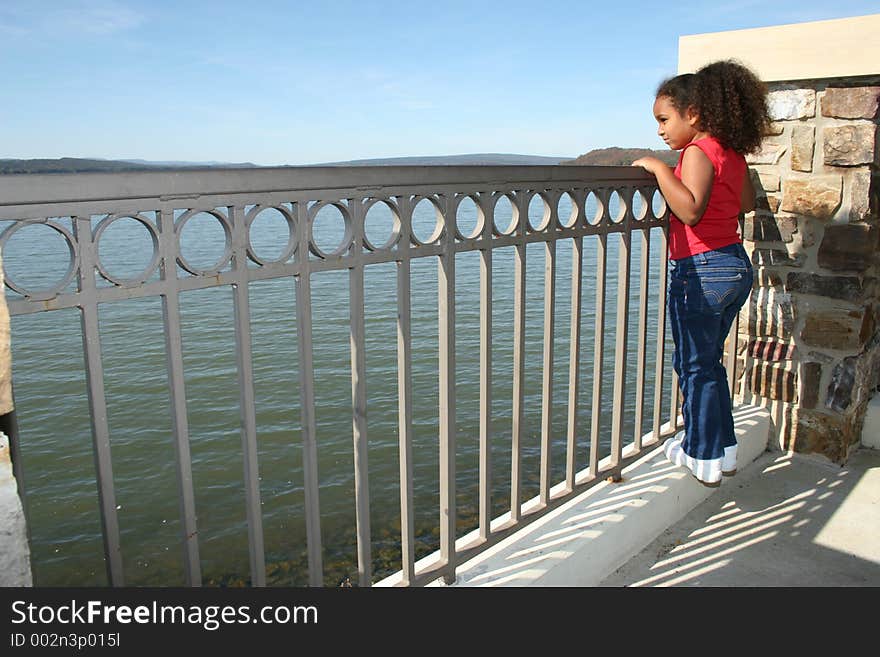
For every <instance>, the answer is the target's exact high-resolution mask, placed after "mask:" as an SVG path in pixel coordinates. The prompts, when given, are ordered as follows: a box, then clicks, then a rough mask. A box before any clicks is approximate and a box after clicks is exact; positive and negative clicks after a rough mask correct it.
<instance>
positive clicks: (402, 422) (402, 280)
mask: <svg viewBox="0 0 880 657" xmlns="http://www.w3.org/2000/svg"><path fill="white" fill-rule="evenodd" d="M400 212H401V214H406V215H408V216H411V214H412V206H411V204H409V203H408V201H407V200H406V199H404V198H401V199H400ZM401 219H402V220H401V222H400V241H399V246H398V251H399V254H398V258H399V259H398V261H397V391H398V392H397V394H398V414H397V417H398V434H399V435H398V441H399V448H398V449H399V454H400V457H399V458H400V550H401V571H402V584H403V585H404V586H409V585H410V583H411V582H412V580H413V579H414V578H415V513H414V510H413V503H412V499H413V464H412V435H413V424H412V409H413V403H412V331H411V315H412V312H411V305H412V304H411V298H410V257H409V247H410V228H409V227H410V222H409V221H406V220H403V217H401Z"/></svg>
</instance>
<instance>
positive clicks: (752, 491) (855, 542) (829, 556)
mask: <svg viewBox="0 0 880 657" xmlns="http://www.w3.org/2000/svg"><path fill="white" fill-rule="evenodd" d="M865 452H866V453H865V454H864V456H863V458H861V459H859V458H856V460H855V461H851V462H850V464H848V465H847V466H845V467H842V468H841V467H840V466H837V465H835V464H831V463H822V462H818V461H814V460H812V459H809V458H807V457H803V456H799V455H791V454H778V453H777V454H767V455H765V456H763V457H761V459H760V460H759V461H757V462H756V463H755V464H753V466H752V470H751V471H749V472H747V473H744V474H745V477H744V478H743V479H742V480H741V481H739V482H737V481H736V479H733V480H731V483H733V484H734V485H728V486H722V489H721V491H719V492H718V494H716V495H714V496H712V497H710V498H709V499H708V500H707V501H706V502H704V503H703V504H702V505H701V506H699V507H697V508H696V509H695V510H694V511H692V512H691V513H690V514H689V515H688V516H687V517H686V518H685V519H684V520H683V521H682V522H681V523H680V524H679V525H677V526H676V527H675V528H673V529H671V530H670V531H667V532H665V533H664V534H663V535H661V536H660V537H659V538H658V539H657V540H655V541H654V542H653V543H652V544H651V545H649V546H648V547H647V548H646V549H645V551H644V552H643V553H642V554H641V556H640V557H639V558H637V559H634V560H633V561H631V562H630V563H629V564H627V565H626V566H623V567H622V568H620V569H619V570H618V571H617V572H615V573H614V574H612V575H611V576H609V577H608V578H606V579H605V580H604V581H603V582H602V583H601V585H602V586H638V587H644V586H663V587H666V586H866V585H868V586H877V585H878V584H880V546H878V543H877V541H876V538H875V537H876V536H877V535H878V534H877V532H878V530H880V518H878V517H877V516H876V514H871V512H870V503H869V502H868V503H867V506H866V501H865V499H866V494H865V491H866V490H867V491H869V493H868V499H869V500H870V499H876V491H877V489H878V487H880V475H878V473H880V454H876V453H870V452H868V451H867V450H865ZM857 487H859V493H858V494H856V495H854V491H855V490H856V488H857ZM866 487H867V488H866ZM865 523H867V525H866V524H865ZM652 554H653V555H656V556H652Z"/></svg>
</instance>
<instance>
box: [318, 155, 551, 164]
mask: <svg viewBox="0 0 880 657" xmlns="http://www.w3.org/2000/svg"><path fill="white" fill-rule="evenodd" d="M565 159H567V158H564V157H545V156H542V155H516V154H514V153H471V154H466V155H426V156H418V155H417V156H411V157H383V158H377V159H372V160H348V161H347V162H326V163H324V164H317V165H314V166H323V167H331V166H334V167H335V166H339V167H351V166H434V165H449V166H466V165H483V166H500V165H506V164H513V165H516V164H520V165H529V164H539V165H540V164H544V165H554V164H559V163H560V162H562V161H563V160H565Z"/></svg>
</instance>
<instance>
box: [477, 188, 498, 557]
mask: <svg viewBox="0 0 880 657" xmlns="http://www.w3.org/2000/svg"><path fill="white" fill-rule="evenodd" d="M489 199H491V197H490V196H488V195H483V196H481V197H480V200H481V202H482V203H483V217H484V222H483V235H482V240H483V244H484V245H485V248H483V249H480V512H479V513H480V538H481V539H482V540H486V539H488V538H489V534H490V533H491V527H490V524H491V520H492V450H491V445H492V226H493V220H492V217H493V214H494V213H493V212H490V211H487V209H486V207H485V206H486V201H487V200H489Z"/></svg>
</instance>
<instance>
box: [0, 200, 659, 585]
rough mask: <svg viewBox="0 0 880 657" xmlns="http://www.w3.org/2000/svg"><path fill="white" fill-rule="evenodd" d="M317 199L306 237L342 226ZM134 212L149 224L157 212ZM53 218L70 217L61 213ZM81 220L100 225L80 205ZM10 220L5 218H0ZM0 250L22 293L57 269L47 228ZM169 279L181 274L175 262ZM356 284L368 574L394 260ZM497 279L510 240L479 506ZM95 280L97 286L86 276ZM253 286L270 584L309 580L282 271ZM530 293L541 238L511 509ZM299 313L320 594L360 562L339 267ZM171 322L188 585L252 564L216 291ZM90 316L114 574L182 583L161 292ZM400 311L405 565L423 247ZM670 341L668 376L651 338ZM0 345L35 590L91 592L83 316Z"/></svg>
mask: <svg viewBox="0 0 880 657" xmlns="http://www.w3.org/2000/svg"><path fill="white" fill-rule="evenodd" d="M566 199H567V197H563V201H562V203H561V204H560V216H564V217H566V216H568V215H567V210H566V209H565V208H564V205H565V204H566V202H567V201H566ZM423 203H427V202H423ZM541 205H542V204H541V203H540V202H539V201H536V202H533V206H534V207H532V206H530V208H529V220H530V221H531V222H532V223H533V224H536V223H537V222H538V221H540V217H541V215H542V214H543V207H541ZM569 207H570V206H569ZM383 208H384V210H383ZM273 212H274V213H275V215H277V216H273ZM333 212H334V211H333V210H332V208H331V209H329V210H328V213H325V212H324V211H322V212H321V213H319V215H318V219H317V220H316V222H315V227H314V233H315V242H316V243H317V244H318V246H319V247H320V248H326V249H332V248H334V245H336V244H338V243H339V241H340V239H341V224H340V222H339V221H338V220H337V219H338V217H334V216H333ZM505 212H507V221H508V223H509V216H510V209H509V204H506V205H505V204H504V203H500V204H499V210H498V212H497V215H496V223H497V224H498V225H499V226H502V224H503V222H504V220H505ZM589 212H591V210H590V206H589V205H588V213H589ZM612 212H614V208H613V207H612ZM143 216H145V217H146V218H147V219H148V220H150V221H155V215H154V214H151V213H145V214H144V215H143ZM476 217H477V213H476V208H475V207H473V203H470V204H468V203H465V204H463V206H462V208H461V209H460V211H459V215H458V221H459V225H460V227H462V228H463V232H466V233H467V232H470V231H471V230H472V229H473V227H474V226H476V221H477V219H476ZM59 221H60V222H61V223H62V224H63V223H64V222H65V221H66V222H67V224H66V225H68V226H69V225H70V221H69V219H64V218H61V219H59ZM95 221H96V225H97V221H98V218H96V220H95ZM434 222H435V218H434V213H433V211H432V209H431V208H430V207H428V206H424V207H422V204H419V207H418V208H417V211H416V213H415V214H414V219H413V229H414V232H415V234H416V235H417V236H420V237H423V238H427V237H428V235H429V234H430V233H431V231H432V230H433V227H434ZM10 225H11V224H10V223H9V222H4V223H3V224H2V225H0V228H6V227H8V226H10ZM391 225H392V223H391V216H390V212H388V211H387V208H385V206H383V205H381V204H379V205H378V206H376V209H375V212H374V211H371V213H370V214H369V215H368V216H367V225H366V232H367V237H368V239H370V241H371V242H372V243H374V244H381V243H383V242H384V241H386V240H387V239H388V237H389V236H390V234H391ZM286 230H287V228H286V224H285V223H284V222H283V221H282V220H281V219H280V214H279V213H277V211H265V212H264V213H261V215H260V217H259V218H258V219H257V220H256V221H255V222H254V224H253V225H252V228H251V233H250V236H251V240H252V243H253V246H254V249H255V250H256V252H257V253H258V254H260V256H261V257H266V258H275V257H278V256H279V255H280V254H281V253H282V251H283V245H284V244H286V240H287V236H286ZM652 238H653V239H652V240H651V278H650V281H651V285H650V289H651V293H650V296H649V303H648V327H649V328H648V345H649V349H648V373H647V384H646V397H647V398H646V404H645V413H644V422H643V427H644V431H648V430H649V429H650V426H651V425H650V417H649V416H650V414H651V409H652V408H653V403H652V402H653V395H654V382H653V371H654V368H653V358H654V345H655V344H656V329H657V327H656V316H657V303H658V290H657V268H658V265H659V257H660V254H659V253H658V252H657V244H658V240H657V239H656V237H654V236H652ZM222 243H223V233H222V230H220V228H219V224H218V223H217V222H216V220H214V219H212V218H211V217H210V216H208V215H203V216H198V217H196V219H194V220H193V221H190V222H189V223H188V224H187V226H186V228H185V230H184V233H183V238H182V249H183V252H184V255H185V257H186V258H187V260H189V261H190V262H192V263H194V264H196V265H197V266H203V267H209V266H210V265H211V263H212V262H215V261H216V260H217V259H218V253H221V252H222ZM596 243H597V238H594V237H591V238H585V244H584V266H583V308H584V311H583V326H582V330H583V332H582V349H581V388H580V390H581V393H580V399H579V404H578V413H579V418H580V427H581V429H580V438H579V443H578V452H577V468H578V469H581V468H584V467H586V466H587V460H588V455H589V444H588V439H589V427H590V418H591V414H592V409H591V400H592V386H593V382H592V376H593V360H594V353H593V340H594V321H595V319H594V318H595V276H596ZM99 246H100V254H101V257H102V261H103V263H104V265H105V267H106V268H107V269H108V270H110V271H111V273H113V274H115V275H125V276H128V275H132V274H133V273H134V272H137V271H140V270H142V269H143V268H144V267H145V266H146V265H147V264H148V263H149V260H150V253H151V249H152V247H151V246H150V241H149V237H148V234H147V232H146V230H145V229H144V228H143V227H142V226H140V225H139V224H138V223H137V222H136V221H134V220H125V221H120V222H118V223H117V224H114V225H113V226H111V227H110V229H108V230H107V231H106V232H105V233H104V235H103V236H102V239H101V242H100V243H99ZM643 246H644V244H643V237H642V233H641V232H636V233H634V236H633V248H632V281H633V285H632V292H631V301H630V318H629V319H630V322H629V331H630V332H629V345H630V357H629V358H628V359H627V394H626V399H625V411H626V425H625V431H626V433H625V440H626V441H631V440H632V432H633V428H634V417H633V415H634V409H635V376H636V372H635V357H634V356H635V352H636V348H637V345H638V336H637V325H638V317H639V304H640V299H639V289H638V281H639V279H640V277H641V275H642V272H641V271H640V266H639V261H640V254H641V250H642V248H643ZM618 251H619V247H618V238H617V237H616V236H612V237H609V257H608V269H607V301H606V320H605V327H604V330H605V332H606V351H605V357H604V358H605V376H604V378H603V407H602V427H601V429H602V436H601V445H602V448H601V451H600V456H601V455H605V454H607V453H608V451H609V449H608V445H609V443H610V433H611V426H610V425H611V417H612V404H611V399H612V389H611V388H612V381H613V362H614V361H613V355H614V354H613V350H614V326H615V310H616V290H617V259H618V258H617V254H618ZM571 254H572V246H571V241H570V240H563V241H560V242H559V243H558V245H557V274H556V281H557V297H556V324H555V326H556V328H555V331H556V343H555V353H554V364H553V366H554V377H555V379H554V405H553V418H552V420H553V421H552V427H553V432H552V441H553V442H552V454H551V462H552V481H553V482H556V481H559V480H561V479H563V478H564V476H565V443H566V418H567V413H568V408H567V402H568V389H567V387H568V363H569V331H570V290H571V280H570V279H571ZM3 257H4V261H5V262H4V264H5V267H6V270H7V272H8V275H9V276H11V277H13V278H14V279H15V280H17V281H19V282H20V283H26V284H27V285H29V286H30V287H31V288H37V289H39V288H41V287H45V286H48V285H49V284H50V283H51V281H56V280H59V279H60V278H62V277H63V275H64V272H65V271H66V267H67V260H68V257H67V250H66V246H65V243H64V241H63V239H62V238H61V236H60V235H59V234H58V233H56V232H55V231H53V230H51V229H50V228H47V227H46V226H41V225H32V226H29V227H27V228H25V229H22V230H19V231H18V232H17V233H15V234H14V235H13V236H12V237H11V238H10V239H9V241H8V243H7V244H6V246H5V247H4V253H3ZM479 266H480V263H479V254H478V253H477V252H469V253H462V254H459V255H458V256H457V258H456V372H455V376H456V395H457V400H456V417H457V426H456V430H457V457H456V459H457V460H456V468H457V469H456V477H457V509H458V515H459V519H460V521H459V524H458V530H457V535H458V536H461V535H463V534H465V533H467V532H468V531H470V530H472V529H473V528H475V527H476V526H477V519H476V511H477V507H478V488H477V485H478V457H479V445H478V436H479V420H478V412H479V316H480V307H479ZM179 273H180V275H185V274H184V273H183V271H182V270H179ZM154 278H155V276H154ZM365 279H366V285H365V294H366V298H365V313H366V362H367V395H368V411H367V420H368V443H369V448H368V461H369V486H370V500H371V527H372V533H373V545H372V549H373V556H374V564H373V566H374V581H376V580H378V579H380V578H381V577H384V576H386V575H388V574H390V573H392V572H394V571H396V570H398V569H399V568H400V509H399V482H398V472H399V470H398V465H399V464H398V435H397V433H398V432H397V423H398V418H397V354H396V350H397V333H396V316H397V299H396V295H397V284H396V265H395V264H394V263H389V264H377V265H370V266H368V267H367V268H366V274H365ZM513 280H514V248H513V247H506V248H502V249H499V250H496V251H494V255H493V284H494V288H493V352H492V357H493V360H492V366H493V390H492V395H493V406H492V414H493V433H492V463H493V480H492V489H493V500H492V501H493V517H494V516H496V515H500V514H501V513H503V512H505V511H506V510H508V506H509V489H510V460H511V453H510V452H511V449H510V442H511V408H512V396H513V388H512V378H513V377H512V371H513V306H514V298H513ZM101 284H102V285H109V283H106V282H104V281H102V282H101ZM70 289H72V288H70ZM249 292H250V306H251V322H252V331H253V335H252V344H253V360H254V376H255V395H256V411H257V428H258V436H257V439H258V454H259V473H260V494H261V500H262V511H263V528H264V533H265V545H266V561H267V579H268V583H269V584H270V585H288V586H300V585H306V584H307V583H308V574H307V569H306V535H305V514H304V492H303V473H302V444H301V431H300V397H299V387H298V386H299V382H298V376H299V372H298V358H297V340H298V335H297V329H296V320H295V318H296V302H297V300H296V294H295V290H294V282H293V279H292V278H286V279H276V280H268V281H260V282H254V283H252V284H251V285H250V289H249ZM7 294H8V298H10V299H13V298H17V295H16V294H14V293H13V292H11V291H9V290H7ZM543 299H544V247H543V245H542V244H533V245H529V246H528V247H527V285H526V352H527V353H526V365H525V368H526V377H525V380H526V382H527V388H526V391H525V427H524V430H525V433H524V437H523V454H522V468H523V473H524V482H523V495H522V499H523V500H527V499H529V498H530V497H532V496H534V495H536V494H537V493H538V480H539V472H538V469H539V462H540V426H541V380H542V379H541V377H542V367H543V364H542V361H543V357H542V350H543V314H544V300H543ZM312 306H313V327H314V363H315V386H316V387H315V395H316V415H317V445H318V474H319V481H320V509H321V522H322V542H323V547H324V555H323V558H324V568H325V584H327V585H330V586H332V585H335V584H336V583H337V582H339V581H340V580H341V579H342V578H343V577H345V576H346V575H349V576H351V577H352V580H353V581H356V572H357V558H356V539H355V510H354V502H353V500H354V457H353V446H352V421H351V365H350V360H349V290H348V273H347V271H342V272H323V273H317V274H313V275H312ZM181 316H182V333H183V356H184V372H185V381H186V396H187V413H188V422H189V432H190V446H191V451H192V471H193V483H194V487H195V507H196V513H197V526H198V531H199V550H200V557H201V566H202V574H203V581H204V583H205V584H206V585H231V586H234V585H244V584H247V583H248V581H249V565H248V564H249V558H248V544H247V525H246V518H245V493H244V477H243V469H242V446H241V435H240V414H239V392H238V381H237V376H236V359H235V332H234V324H233V302H232V290H231V288H230V287H228V286H226V287H221V288H212V289H207V290H200V291H191V292H184V293H182V295H181ZM99 321H100V330H101V347H102V350H103V365H104V375H105V386H106V396H107V408H108V421H109V427H110V435H111V449H112V458H113V472H114V484H115V490H116V501H117V505H118V514H119V523H120V532H121V544H122V555H123V564H124V572H125V581H126V584H127V585H131V586H144V585H152V586H164V585H182V584H183V582H184V574H183V560H182V548H181V544H180V543H181V542H180V517H179V508H178V500H177V476H176V466H175V457H174V454H175V452H174V446H173V442H172V440H173V439H172V430H171V416H170V403H169V396H168V390H167V374H166V359H165V339H164V333H163V322H162V307H161V301H160V299H159V298H158V297H155V298H146V299H134V300H128V301H119V302H113V303H105V304H102V305H101V307H100V310H99ZM412 322H413V323H412V340H413V342H412V359H413V382H412V386H413V400H414V417H413V428H414V437H413V440H414V442H413V459H414V462H413V471H414V494H415V497H414V505H415V514H416V533H417V536H416V538H417V547H416V557H417V558H419V557H422V556H425V555H426V554H428V553H430V552H432V551H434V550H436V549H437V548H438V546H439V519H438V505H439V495H438V486H437V479H438V477H437V473H438V468H439V454H438V417H439V411H438V407H439V395H438V381H437V360H438V349H437V336H438V331H437V259H436V258H435V257H425V258H418V259H414V260H413V261H412ZM667 343H668V346H667V369H668V362H669V353H670V347H671V342H670V337H669V335H668V331H667ZM12 347H13V375H14V385H15V400H16V410H17V417H18V422H19V431H20V445H21V453H22V465H23V470H24V474H25V482H26V492H27V506H28V517H29V527H30V532H31V549H32V555H31V559H32V569H33V575H34V583H35V585H38V586H47V585H56V586H68V585H76V586H93V585H106V584H107V580H106V573H105V567H104V563H103V549H102V541H101V527H100V515H99V508H98V498H97V492H96V484H95V468H94V459H93V451H92V439H91V429H90V419H89V408H88V399H87V394H86V384H85V374H84V366H83V346H82V336H81V329H80V314H79V311H78V310H76V309H70V310H59V311H52V312H43V313H37V314H33V315H24V316H16V317H13V319H12ZM664 386H665V387H664V392H663V394H664V399H667V400H668V399H669V396H668V395H669V382H668V381H666V382H664Z"/></svg>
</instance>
